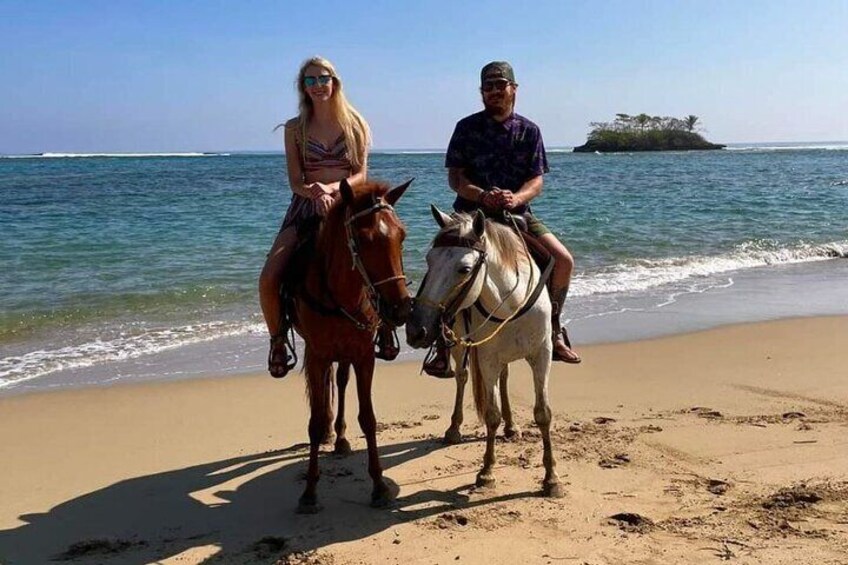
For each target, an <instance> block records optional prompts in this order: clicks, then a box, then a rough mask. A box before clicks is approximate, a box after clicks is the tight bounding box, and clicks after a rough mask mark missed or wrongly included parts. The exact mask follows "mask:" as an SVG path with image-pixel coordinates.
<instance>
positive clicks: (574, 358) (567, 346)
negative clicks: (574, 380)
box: [551, 328, 583, 365]
mask: <svg viewBox="0 0 848 565" xmlns="http://www.w3.org/2000/svg"><path fill="white" fill-rule="evenodd" d="M551 358H552V359H553V360H554V361H562V362H563V363H572V364H574V365H576V364H577V363H580V362H581V361H583V359H581V358H580V356H579V355H577V353H575V351H574V350H573V349H571V341H570V340H569V339H568V333H567V332H566V331H565V328H562V330H560V331H559V332H558V333H556V334H554V336H553V351H552V355H551Z"/></svg>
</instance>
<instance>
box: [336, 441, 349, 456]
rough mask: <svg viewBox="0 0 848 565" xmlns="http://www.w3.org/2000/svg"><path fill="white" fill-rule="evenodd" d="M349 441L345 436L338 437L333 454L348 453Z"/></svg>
mask: <svg viewBox="0 0 848 565" xmlns="http://www.w3.org/2000/svg"><path fill="white" fill-rule="evenodd" d="M351 451H352V450H351V448H350V442H349V441H348V440H347V438H343V437H340V438H338V439H337V440H336V447H335V449H333V453H334V454H335V455H350V452H351Z"/></svg>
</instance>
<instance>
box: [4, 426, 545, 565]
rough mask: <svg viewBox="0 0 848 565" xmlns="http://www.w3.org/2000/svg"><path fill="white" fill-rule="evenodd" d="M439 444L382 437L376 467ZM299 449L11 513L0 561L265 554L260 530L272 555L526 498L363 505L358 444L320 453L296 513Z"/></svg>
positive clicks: (303, 452) (440, 498) (10, 564)
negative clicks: (315, 475)
mask: <svg viewBox="0 0 848 565" xmlns="http://www.w3.org/2000/svg"><path fill="white" fill-rule="evenodd" d="M441 447H442V444H440V443H438V442H437V441H435V440H429V439H425V440H418V441H412V442H407V443H400V444H392V445H386V446H384V447H382V448H381V449H380V456H381V461H382V463H383V466H384V468H385V469H390V468H391V467H394V466H396V465H400V464H402V463H405V462H407V461H410V460H413V459H416V458H419V457H423V456H426V455H427V454H429V453H431V452H433V451H435V450H438V449H440V448H441ZM307 454H308V446H306V445H305V444H298V445H294V446H292V447H290V448H287V449H283V450H279V451H274V452H268V453H261V454H254V455H246V456H242V457H235V458H232V459H227V460H223V461H216V462H214V463H207V464H203V465H197V466H194V467H189V468H186V469H180V470H177V471H169V472H165V473H158V474H155V475H149V476H145V477H138V478H134V479H128V480H126V481H121V482H119V483H116V484H114V485H110V486H108V487H105V488H103V489H100V490H97V491H94V492H91V493H88V494H85V495H83V496H80V497H78V498H75V499H73V500H69V501H67V502H64V503H62V504H60V505H58V506H56V507H55V508H53V509H51V510H50V511H49V512H47V513H44V514H29V515H24V516H21V517H20V519H21V520H22V521H25V522H27V524H25V525H23V526H20V527H17V528H14V529H10V530H0V564H2V565H17V564H30V563H45V562H48V561H50V560H51V559H55V558H57V556H60V555H62V554H63V553H64V552H66V551H67V550H68V549H69V547H71V546H73V545H74V544H78V543H80V542H87V541H92V540H111V541H112V545H111V546H107V547H106V548H103V547H101V548H97V547H95V548H94V549H93V550H92V552H91V553H86V551H85V550H84V549H83V550H81V551H79V552H78V554H77V555H76V556H74V555H71V554H66V555H65V557H66V558H72V557H74V562H75V563H89V562H97V563H103V562H106V563H151V562H156V561H158V560H162V559H166V558H168V557H172V556H175V555H178V554H180V553H181V552H183V551H186V550H188V549H191V548H194V547H202V546H207V545H214V546H217V547H219V548H220V551H219V552H218V553H217V554H216V555H215V556H214V557H213V558H211V559H210V560H209V562H218V561H220V562H227V563H230V562H251V561H261V562H268V561H272V562H273V560H274V559H273V558H272V555H264V556H263V555H260V554H258V553H256V552H255V550H256V546H255V544H256V543H257V542H259V541H260V540H262V539H263V538H266V537H267V536H271V537H272V538H276V539H277V540H279V539H280V538H283V539H285V540H286V542H287V543H286V547H285V548H281V547H277V548H276V550H275V551H277V553H276V555H274V557H279V556H280V554H281V553H282V552H283V551H285V550H289V549H297V550H299V551H307V550H312V549H319V548H321V547H324V546H326V545H329V544H332V543H336V542H342V541H350V540H356V539H362V538H366V537H368V536H370V535H372V534H375V533H377V532H380V531H383V530H385V529H387V528H390V527H392V526H395V525H397V524H400V523H404V522H408V521H411V520H416V519H420V518H426V517H428V516H435V515H438V514H441V513H444V512H446V511H449V510H453V509H456V508H461V507H467V506H477V505H480V504H490V503H493V502H498V501H502V500H507V499H515V498H524V497H530V496H536V493H533V492H526V493H513V494H510V495H507V496H498V497H492V498H486V499H485V500H480V501H475V502H474V503H471V502H469V500H468V496H467V495H464V494H463V491H464V490H466V489H470V488H471V486H472V485H468V486H467V487H462V488H460V489H456V490H453V491H436V490H420V491H418V492H416V493H415V494H413V495H410V496H406V497H403V496H401V497H399V498H397V500H396V501H395V503H394V504H393V505H392V506H391V507H390V508H388V509H382V510H378V509H374V508H371V507H370V506H369V504H368V501H369V493H370V489H371V481H370V479H369V478H368V474H367V472H366V462H365V452H364V450H360V451H356V452H354V453H353V454H352V455H351V456H349V457H346V458H337V457H335V456H332V455H329V454H327V455H323V456H322V458H321V471H322V474H321V482H320V483H319V501H320V503H321V504H322V505H323V510H322V511H321V512H319V513H318V514H315V515H301V514H296V513H295V507H296V505H297V500H298V497H299V496H300V493H301V491H302V489H303V486H304V477H305V472H306V464H307V460H306V459H307V457H306V456H307ZM57 480H61V472H57ZM386 480H387V483H388V484H389V486H390V488H392V489H393V491H394V493H395V494H396V495H397V492H398V487H397V485H396V484H395V483H394V482H393V481H391V479H390V477H388V476H387V477H386ZM201 500H203V501H204V502H201ZM210 500H212V501H215V500H219V501H220V502H219V503H215V502H212V503H209V501H210ZM103 551H108V552H109V554H104V553H103ZM263 559H264V560H263Z"/></svg>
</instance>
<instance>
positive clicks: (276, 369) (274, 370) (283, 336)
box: [268, 329, 297, 379]
mask: <svg viewBox="0 0 848 565" xmlns="http://www.w3.org/2000/svg"><path fill="white" fill-rule="evenodd" d="M291 333H292V332H291V329H290V331H289V332H288V333H286V331H285V330H283V333H280V334H277V335H275V336H272V337H271V348H270V350H269V351H268V372H269V373H270V374H271V376H272V377H274V378H275V379H282V378H283V377H285V376H286V375H288V374H289V371H291V370H292V369H294V367H295V365H297V351H295V348H294V344H293V343H292V339H291V337H290V334H291ZM292 337H293V336H292ZM281 345H282V348H280V346H281ZM281 356H285V360H283V361H281V360H280V357H281ZM275 358H276V360H275Z"/></svg>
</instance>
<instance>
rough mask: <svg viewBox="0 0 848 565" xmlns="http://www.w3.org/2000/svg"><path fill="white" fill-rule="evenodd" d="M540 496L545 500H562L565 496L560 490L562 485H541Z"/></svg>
mask: <svg viewBox="0 0 848 565" xmlns="http://www.w3.org/2000/svg"><path fill="white" fill-rule="evenodd" d="M542 496H544V497H545V498H562V497H564V496H565V490H564V489H563V488H562V483H558V482H557V483H543V484H542Z"/></svg>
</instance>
